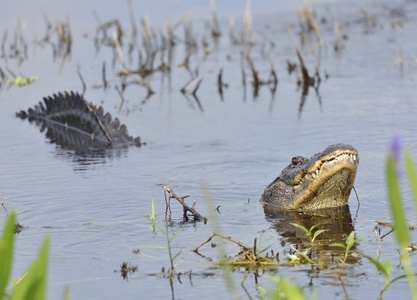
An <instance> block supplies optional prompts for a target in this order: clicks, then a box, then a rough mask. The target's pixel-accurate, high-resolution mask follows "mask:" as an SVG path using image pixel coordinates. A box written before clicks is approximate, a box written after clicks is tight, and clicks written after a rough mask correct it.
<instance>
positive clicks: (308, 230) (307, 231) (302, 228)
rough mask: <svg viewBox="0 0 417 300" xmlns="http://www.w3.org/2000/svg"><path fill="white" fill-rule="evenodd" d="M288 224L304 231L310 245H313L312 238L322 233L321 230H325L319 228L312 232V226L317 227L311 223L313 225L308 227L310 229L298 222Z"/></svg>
mask: <svg viewBox="0 0 417 300" xmlns="http://www.w3.org/2000/svg"><path fill="white" fill-rule="evenodd" d="M290 224H291V225H292V226H294V227H297V228H299V229H301V230H303V231H304V232H305V233H306V235H307V237H308V238H309V240H310V243H311V245H313V243H314V240H315V239H316V237H318V236H319V235H320V234H322V233H323V232H325V231H326V230H325V229H319V230H316V231H315V232H314V233H313V230H314V228H316V227H317V225H313V226H311V227H310V229H307V228H305V227H304V226H303V225H300V224H297V223H290Z"/></svg>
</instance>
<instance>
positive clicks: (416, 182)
mask: <svg viewBox="0 0 417 300" xmlns="http://www.w3.org/2000/svg"><path fill="white" fill-rule="evenodd" d="M404 160H405V169H406V171H407V177H408V181H409V183H410V188H411V191H412V192H413V196H414V206H415V208H416V211H417V173H416V169H415V168H414V164H413V160H412V158H411V155H410V153H409V152H408V151H405V153H404Z"/></svg>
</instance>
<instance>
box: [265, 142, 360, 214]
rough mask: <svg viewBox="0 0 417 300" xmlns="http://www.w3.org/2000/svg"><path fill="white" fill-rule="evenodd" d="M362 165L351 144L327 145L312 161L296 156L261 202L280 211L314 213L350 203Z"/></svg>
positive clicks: (269, 186) (267, 189) (266, 189)
mask: <svg viewBox="0 0 417 300" xmlns="http://www.w3.org/2000/svg"><path fill="white" fill-rule="evenodd" d="M358 164H359V155H358V151H357V150H356V149H355V148H353V147H352V146H350V145H345V144H336V145H330V146H328V147H327V148H326V149H325V150H324V151H323V152H320V153H317V154H315V155H313V156H312V157H311V158H310V159H308V158H305V157H302V156H296V157H293V158H292V161H291V164H290V165H289V166H287V167H286V168H285V169H284V170H282V172H281V174H280V175H279V176H278V177H277V178H276V179H275V180H274V181H273V182H272V183H271V184H270V185H268V186H267V187H266V188H265V191H264V194H263V195H262V197H261V199H260V200H261V202H263V203H264V204H265V205H270V206H273V207H275V208H278V209H295V210H315V209H327V208H332V207H339V206H343V205H345V204H346V203H347V202H348V199H349V195H350V192H351V189H352V188H353V183H354V181H355V177H356V170H357V167H358Z"/></svg>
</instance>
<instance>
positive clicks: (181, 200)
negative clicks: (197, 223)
mask: <svg viewBox="0 0 417 300" xmlns="http://www.w3.org/2000/svg"><path fill="white" fill-rule="evenodd" d="M162 188H163V189H164V194H165V193H166V192H167V193H168V194H170V196H169V197H168V199H169V200H170V199H171V198H174V199H177V201H178V202H179V203H180V204H181V205H182V207H183V209H184V218H185V219H187V220H188V216H187V211H189V212H190V213H191V214H192V215H193V217H194V218H195V219H198V220H204V221H205V222H206V221H207V219H206V218H205V217H203V216H202V215H200V214H199V213H198V212H197V211H196V210H195V204H196V201H195V200H194V202H193V206H192V207H190V206H188V205H187V204H186V203H185V201H184V199H185V198H188V197H190V195H186V196H182V197H181V196H178V195H177V194H176V193H175V192H174V190H173V188H172V185H170V187H169V188H168V187H166V186H162ZM165 202H166V203H168V205H169V204H170V201H168V202H167V199H166V194H165Z"/></svg>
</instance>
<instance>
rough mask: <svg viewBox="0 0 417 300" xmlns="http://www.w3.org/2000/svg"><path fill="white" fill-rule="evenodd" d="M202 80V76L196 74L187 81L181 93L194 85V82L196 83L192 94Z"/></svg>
mask: <svg viewBox="0 0 417 300" xmlns="http://www.w3.org/2000/svg"><path fill="white" fill-rule="evenodd" d="M202 80H203V76H198V77H197V78H195V79H192V80H191V82H189V83H187V84H186V85H185V86H184V87H183V88H182V89H181V93H183V94H184V93H185V92H187V91H188V90H189V89H190V88H191V87H192V86H194V85H195V84H198V85H197V87H196V88H195V89H194V91H193V94H195V93H196V92H197V88H198V87H199V86H200V82H201V81H202Z"/></svg>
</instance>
